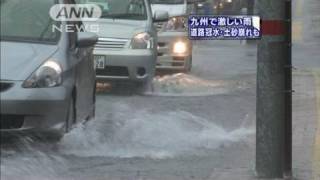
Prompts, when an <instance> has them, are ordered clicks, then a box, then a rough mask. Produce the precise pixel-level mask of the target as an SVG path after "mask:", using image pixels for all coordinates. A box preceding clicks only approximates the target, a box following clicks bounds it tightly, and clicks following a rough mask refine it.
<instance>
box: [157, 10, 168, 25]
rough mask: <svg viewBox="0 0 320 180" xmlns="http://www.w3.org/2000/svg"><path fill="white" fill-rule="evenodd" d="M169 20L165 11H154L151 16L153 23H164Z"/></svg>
mask: <svg viewBox="0 0 320 180" xmlns="http://www.w3.org/2000/svg"><path fill="white" fill-rule="evenodd" d="M168 20H169V13H168V12H167V11H156V12H155V13H154V16H153V21H154V22H165V21H168Z"/></svg>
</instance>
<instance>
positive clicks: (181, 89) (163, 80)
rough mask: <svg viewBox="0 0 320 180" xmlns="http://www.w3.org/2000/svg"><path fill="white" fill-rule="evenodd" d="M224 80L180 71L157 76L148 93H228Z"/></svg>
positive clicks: (164, 94)
mask: <svg viewBox="0 0 320 180" xmlns="http://www.w3.org/2000/svg"><path fill="white" fill-rule="evenodd" d="M227 92H228V90H227V88H226V84H225V83H223V82H222V81H208V80H203V79H200V78H197V77H195V76H192V75H188V74H184V73H178V74H173V75H166V76H162V77H160V76H157V77H155V78H154V80H153V89H152V91H150V92H147V93H145V94H146V95H156V96H207V95H216V94H224V93H227Z"/></svg>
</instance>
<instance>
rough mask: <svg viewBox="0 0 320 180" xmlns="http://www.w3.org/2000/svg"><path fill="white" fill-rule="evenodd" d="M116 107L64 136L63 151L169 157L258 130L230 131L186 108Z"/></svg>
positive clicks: (238, 139) (105, 154) (194, 152)
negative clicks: (173, 109)
mask: <svg viewBox="0 0 320 180" xmlns="http://www.w3.org/2000/svg"><path fill="white" fill-rule="evenodd" d="M116 109H117V111H113V112H114V113H110V114H109V115H108V116H106V117H97V119H95V120H93V121H91V122H89V123H88V124H87V125H86V126H83V125H80V126H78V127H77V128H75V129H74V130H73V131H71V132H70V133H69V134H67V135H66V136H65V137H64V138H63V139H62V141H61V144H60V151H61V152H62V153H66V154H73V155H77V156H112V157H151V158H168V157H173V156H177V155H184V154H187V153H192V154H196V153H197V152H199V149H215V148H218V147H219V146H221V145H225V143H230V142H237V141H240V140H242V139H243V138H245V137H247V136H248V135H250V134H252V133H254V131H253V129H252V128H249V129H248V128H244V127H243V128H240V129H236V130H234V131H231V132H227V131H226V130H225V129H223V128H221V127H219V126H217V125H216V124H214V123H213V122H210V121H208V120H206V119H203V118H201V117H197V116H194V115H192V114H191V113H189V112H184V111H175V112H167V113H156V114H154V113H150V112H147V111H145V110H140V111H136V112H134V113H131V111H132V110H131V111H130V108H129V107H128V106H127V105H125V104H119V105H117V108H116Z"/></svg>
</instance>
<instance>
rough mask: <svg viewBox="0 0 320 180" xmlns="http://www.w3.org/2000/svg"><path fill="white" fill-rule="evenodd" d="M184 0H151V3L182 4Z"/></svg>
mask: <svg viewBox="0 0 320 180" xmlns="http://www.w3.org/2000/svg"><path fill="white" fill-rule="evenodd" d="M183 3H184V0H151V4H183Z"/></svg>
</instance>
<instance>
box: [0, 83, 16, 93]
mask: <svg viewBox="0 0 320 180" xmlns="http://www.w3.org/2000/svg"><path fill="white" fill-rule="evenodd" d="M12 86H13V83H10V82H0V92H4V91H6V90H8V89H10V88H11V87H12Z"/></svg>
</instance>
